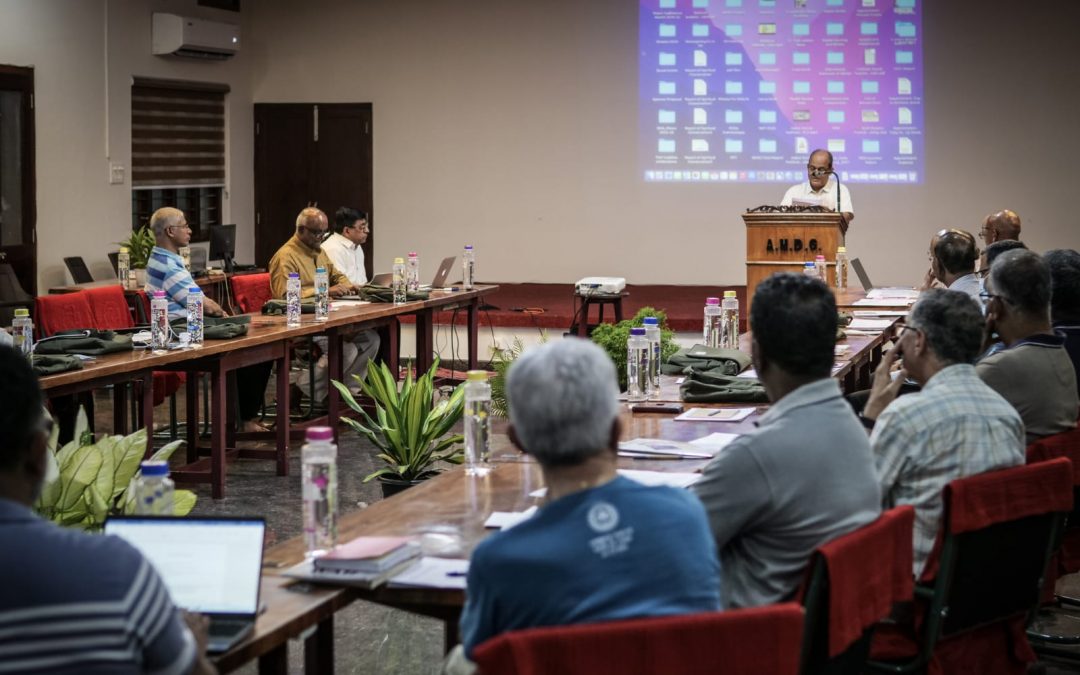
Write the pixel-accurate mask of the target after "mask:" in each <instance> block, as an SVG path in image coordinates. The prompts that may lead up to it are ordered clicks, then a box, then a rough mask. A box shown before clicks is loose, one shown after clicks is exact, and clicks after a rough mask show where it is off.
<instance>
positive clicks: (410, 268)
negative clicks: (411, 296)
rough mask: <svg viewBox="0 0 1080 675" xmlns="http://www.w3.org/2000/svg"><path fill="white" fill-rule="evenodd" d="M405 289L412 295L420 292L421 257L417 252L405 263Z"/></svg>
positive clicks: (411, 254) (410, 254)
mask: <svg viewBox="0 0 1080 675" xmlns="http://www.w3.org/2000/svg"><path fill="white" fill-rule="evenodd" d="M405 288H406V289H407V290H408V291H409V292H410V293H416V292H417V291H419V290H420V256H419V255H417V254H416V253H415V252H411V253H409V259H408V260H407V261H406V262H405Z"/></svg>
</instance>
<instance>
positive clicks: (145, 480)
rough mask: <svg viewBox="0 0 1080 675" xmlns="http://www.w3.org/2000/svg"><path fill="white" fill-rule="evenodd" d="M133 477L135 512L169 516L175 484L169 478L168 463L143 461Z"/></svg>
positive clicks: (172, 512) (171, 509)
mask: <svg viewBox="0 0 1080 675" xmlns="http://www.w3.org/2000/svg"><path fill="white" fill-rule="evenodd" d="M139 469H140V472H139V477H138V478H136V479H135V513H136V514H138V515H140V516H171V515H173V514H174V510H173V492H174V490H175V485H174V484H173V481H172V479H171V478H169V463H168V462H165V461H154V462H143V463H142V464H141V465H139Z"/></svg>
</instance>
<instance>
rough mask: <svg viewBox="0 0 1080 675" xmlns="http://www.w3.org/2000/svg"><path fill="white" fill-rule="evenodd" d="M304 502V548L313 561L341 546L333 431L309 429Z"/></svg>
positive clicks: (303, 457) (304, 454)
mask: <svg viewBox="0 0 1080 675" xmlns="http://www.w3.org/2000/svg"><path fill="white" fill-rule="evenodd" d="M300 463H301V465H302V467H303V469H302V473H303V475H302V477H301V481H302V486H303V499H304V544H305V547H306V549H307V556H308V557H309V558H317V557H319V556H321V555H324V554H326V553H328V552H329V551H330V550H331V549H332V548H334V544H336V543H337V515H338V502H337V446H336V445H334V430H333V429H331V428H330V427H309V428H308V430H307V443H305V444H304V447H303V448H301V449H300Z"/></svg>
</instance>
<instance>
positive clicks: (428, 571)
mask: <svg viewBox="0 0 1080 675" xmlns="http://www.w3.org/2000/svg"><path fill="white" fill-rule="evenodd" d="M468 572H469V561H468V560H459V559H457V558H431V557H429V556H424V557H422V558H420V560H419V561H418V562H417V563H416V564H415V565H413V566H412V567H410V568H409V569H407V570H405V571H404V572H402V573H401V574H398V575H397V576H395V577H392V578H391V579H390V580H389V581H388V582H387V583H386V585H387V586H389V587H391V588H403V587H408V588H447V589H460V590H464V589H465V575H466V574H468Z"/></svg>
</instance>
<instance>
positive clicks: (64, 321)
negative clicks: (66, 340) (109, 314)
mask: <svg viewBox="0 0 1080 675" xmlns="http://www.w3.org/2000/svg"><path fill="white" fill-rule="evenodd" d="M34 319H35V321H34V323H35V324H36V325H35V326H34V331H35V332H36V333H37V339H39V340H40V339H41V338H44V337H49V336H50V335H56V334H57V333H59V332H61V331H65V330H82V329H86V328H93V327H94V312H93V310H92V309H91V308H90V300H89V299H88V297H87V295H86V291H79V292H78V293H63V294H60V295H39V296H38V297H37V298H36V299H35V300H34Z"/></svg>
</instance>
